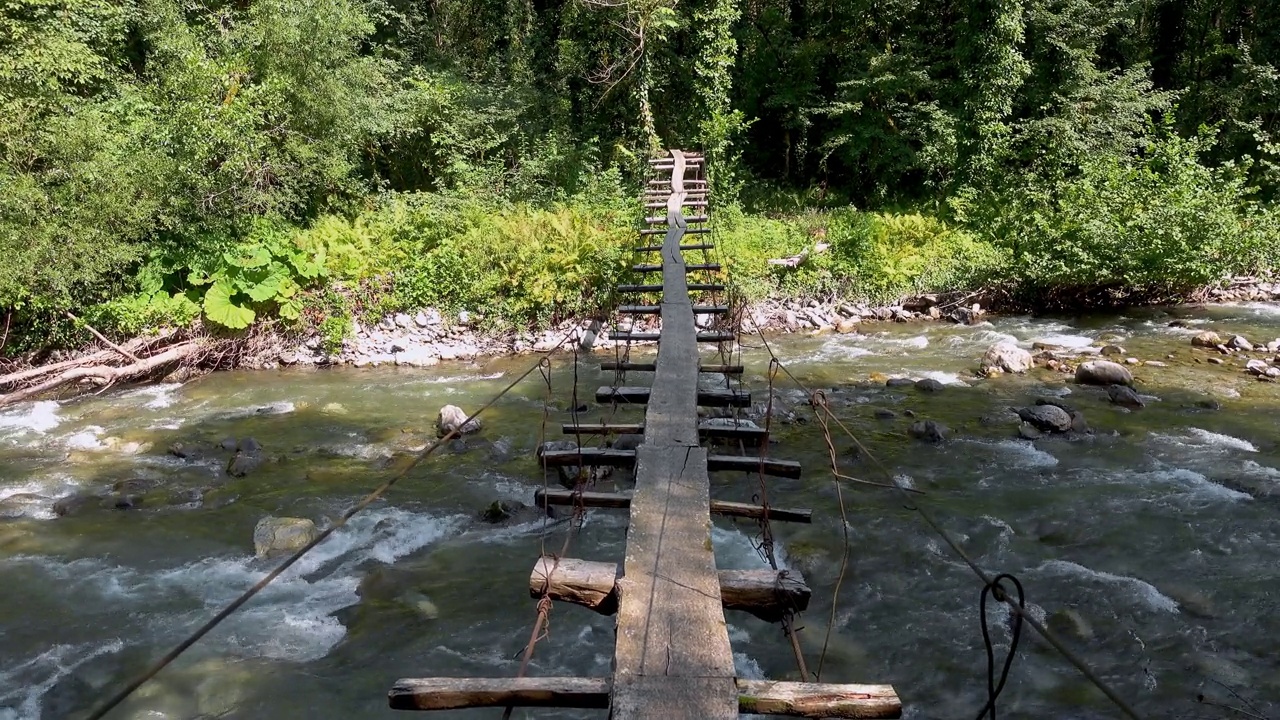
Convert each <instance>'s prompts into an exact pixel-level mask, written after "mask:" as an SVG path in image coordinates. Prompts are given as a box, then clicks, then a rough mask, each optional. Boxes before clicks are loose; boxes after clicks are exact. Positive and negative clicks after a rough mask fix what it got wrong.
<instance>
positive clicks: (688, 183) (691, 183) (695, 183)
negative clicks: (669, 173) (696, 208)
mask: <svg viewBox="0 0 1280 720" xmlns="http://www.w3.org/2000/svg"><path fill="white" fill-rule="evenodd" d="M649 184H650V185H661V186H663V187H671V181H670V180H650V181H649ZM706 184H707V181H706V180H685V181H684V186H685V187H686V188H688V187H706Z"/></svg>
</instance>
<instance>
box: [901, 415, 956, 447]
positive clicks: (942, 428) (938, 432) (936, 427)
mask: <svg viewBox="0 0 1280 720" xmlns="http://www.w3.org/2000/svg"><path fill="white" fill-rule="evenodd" d="M949 432H950V431H949V430H948V428H947V426H946V425H943V424H942V423H940V422H937V421H935V420H919V421H917V422H914V423H911V427H910V428H908V429H907V434H909V435H910V436H911V437H913V438H915V439H917V440H924V441H925V442H932V443H940V442H942V441H943V440H946V439H947V434H948V433H949Z"/></svg>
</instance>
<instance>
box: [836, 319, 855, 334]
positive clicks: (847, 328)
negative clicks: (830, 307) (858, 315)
mask: <svg viewBox="0 0 1280 720" xmlns="http://www.w3.org/2000/svg"><path fill="white" fill-rule="evenodd" d="M836 332H838V333H840V334H841V335H849V334H851V333H856V332H858V321H857V320H854V319H853V318H841V319H840V320H839V321H837V322H836Z"/></svg>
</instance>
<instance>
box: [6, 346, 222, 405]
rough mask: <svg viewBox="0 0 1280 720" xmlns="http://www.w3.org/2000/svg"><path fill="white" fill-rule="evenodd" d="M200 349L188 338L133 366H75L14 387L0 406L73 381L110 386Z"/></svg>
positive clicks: (153, 370) (182, 358)
mask: <svg viewBox="0 0 1280 720" xmlns="http://www.w3.org/2000/svg"><path fill="white" fill-rule="evenodd" d="M199 349H200V344H199V343H198V342H196V341H187V342H184V343H179V344H177V345H173V346H171V347H169V348H166V349H165V350H164V351H163V352H160V353H158V354H156V355H152V356H151V357H149V358H146V359H145V360H139V361H138V362H136V363H133V364H132V365H124V366H121V367H114V366H111V365H94V366H89V367H84V366H80V367H72V368H70V369H68V370H66V371H65V372H62V373H61V374H59V375H58V376H57V377H53V378H50V379H48V380H45V381H44V382H41V383H37V384H35V385H32V386H31V387H28V388H23V389H22V390H15V391H13V392H11V393H9V394H8V395H0V407H5V406H7V405H12V404H13V403H17V402H22V401H23V400H27V399H30V398H32V397H35V396H37V395H41V394H43V393H46V392H49V391H51V390H56V389H57V388H60V387H62V386H64V385H69V384H71V383H74V382H84V381H87V382H90V383H92V384H95V385H103V386H109V385H112V384H114V383H117V382H120V381H121V380H130V379H133V378H136V377H144V376H146V375H149V374H151V373H152V372H155V371H156V370H158V369H160V368H162V367H164V366H166V365H169V364H172V363H175V362H178V361H180V360H184V359H186V358H188V357H189V356H191V355H193V354H195V352H196V351H197V350H199Z"/></svg>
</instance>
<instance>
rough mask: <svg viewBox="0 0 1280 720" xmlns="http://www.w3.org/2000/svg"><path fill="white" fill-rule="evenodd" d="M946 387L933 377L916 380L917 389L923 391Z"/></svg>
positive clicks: (936, 390) (935, 390) (934, 390)
mask: <svg viewBox="0 0 1280 720" xmlns="http://www.w3.org/2000/svg"><path fill="white" fill-rule="evenodd" d="M944 387H946V386H945V385H943V384H942V383H941V382H940V381H938V380H934V379H933V378H924V379H923V380H917V381H916V389H917V390H920V391H921V392H938V391H939V390H941V389H943V388H944Z"/></svg>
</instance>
